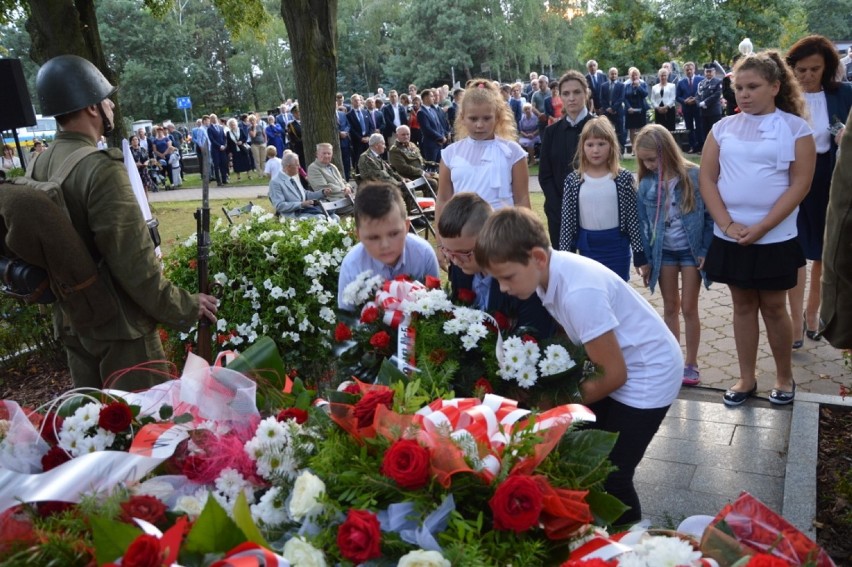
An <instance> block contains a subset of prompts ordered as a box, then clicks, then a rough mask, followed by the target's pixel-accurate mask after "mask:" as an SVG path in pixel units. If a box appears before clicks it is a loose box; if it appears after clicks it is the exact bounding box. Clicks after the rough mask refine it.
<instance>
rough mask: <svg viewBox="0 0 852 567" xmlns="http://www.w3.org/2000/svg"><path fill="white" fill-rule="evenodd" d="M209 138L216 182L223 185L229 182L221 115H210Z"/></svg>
mask: <svg viewBox="0 0 852 567" xmlns="http://www.w3.org/2000/svg"><path fill="white" fill-rule="evenodd" d="M207 138H208V139H209V140H210V157H211V160H212V161H213V172H214V173H215V176H216V184H217V185H218V186H219V187H221V186H222V185H227V184H228V153H227V151H226V149H227V145H226V143H225V129H224V128H222V126H221V125H220V124H219V117H218V116H216V115H215V114H211V115H210V126H209V127H208V128H207Z"/></svg>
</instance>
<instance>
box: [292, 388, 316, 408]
mask: <svg viewBox="0 0 852 567" xmlns="http://www.w3.org/2000/svg"><path fill="white" fill-rule="evenodd" d="M313 399H314V397H313V395H312V394H311V392H310V391H308V390H305V391H303V392H302V393H300V394H299V395H298V396H297V397H296V404H295V406H296V408H298V409H300V410H307V409H308V408H310V407H311V402H313Z"/></svg>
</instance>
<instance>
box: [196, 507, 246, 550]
mask: <svg viewBox="0 0 852 567" xmlns="http://www.w3.org/2000/svg"><path fill="white" fill-rule="evenodd" d="M245 541H246V535H245V534H244V533H243V532H242V530H241V529H240V528H239V526H237V524H236V523H234V521H233V520H232V519H231V518H229V517H228V513H227V512H225V510H224V509H223V508H222V506H220V505H219V503H218V502H216V499H215V498H213V497H210V498H208V499H207V503H206V504H205V505H204V510H202V511H201V515H200V516H198V519H197V520H196V521H195V523H194V524H192V529H191V530H190V531H189V535H187V536H186V540H185V541H184V544H183V546H181V551H185V552H186V553H190V554H191V553H217V552H218V553H225V552H227V551H229V550H231V549H233V548H234V547H236V546H238V545H239V544H241V543H244V542H245Z"/></svg>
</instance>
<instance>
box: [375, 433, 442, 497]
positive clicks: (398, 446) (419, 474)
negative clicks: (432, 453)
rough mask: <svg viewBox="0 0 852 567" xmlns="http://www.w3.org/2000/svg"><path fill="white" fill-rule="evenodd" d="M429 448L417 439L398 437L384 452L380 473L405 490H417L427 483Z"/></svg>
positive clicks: (428, 475) (428, 476)
mask: <svg viewBox="0 0 852 567" xmlns="http://www.w3.org/2000/svg"><path fill="white" fill-rule="evenodd" d="M429 469H430V460H429V449H427V448H426V447H423V446H421V445H420V443H418V442H417V441H413V440H410V439H400V440H399V441H397V442H395V443H394V444H393V445H391V446H390V448H389V449H388V450H387V452H386V453H385V457H384V459H383V460H382V474H383V475H385V476H386V477H388V478H390V479H393V480H395V481H396V483H397V484H398V485H399V486H400V487H402V488H405V489H407V490H417V489H419V488H423V487H424V486H426V485H427V484H428V483H429V478H430V476H431V475H430V473H429Z"/></svg>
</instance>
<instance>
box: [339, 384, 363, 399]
mask: <svg viewBox="0 0 852 567" xmlns="http://www.w3.org/2000/svg"><path fill="white" fill-rule="evenodd" d="M343 391H344V392H346V393H347V394H352V395H353V396H360V395H361V387H360V386H358V384H356V383H355V382H352V383H351V384H347V385H346V387H345V388H343Z"/></svg>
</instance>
